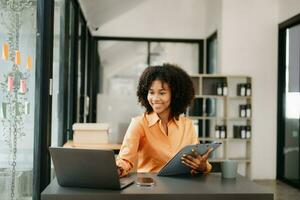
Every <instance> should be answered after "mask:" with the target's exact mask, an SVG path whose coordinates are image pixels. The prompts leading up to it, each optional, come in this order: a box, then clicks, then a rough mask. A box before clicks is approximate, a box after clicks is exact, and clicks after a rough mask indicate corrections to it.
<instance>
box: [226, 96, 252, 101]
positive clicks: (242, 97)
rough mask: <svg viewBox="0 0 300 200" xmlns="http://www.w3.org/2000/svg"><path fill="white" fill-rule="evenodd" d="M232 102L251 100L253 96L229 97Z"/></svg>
mask: <svg viewBox="0 0 300 200" xmlns="http://www.w3.org/2000/svg"><path fill="white" fill-rule="evenodd" d="M227 98H228V99H230V100H244V99H246V100H247V99H251V98H252V97H251V96H227Z"/></svg>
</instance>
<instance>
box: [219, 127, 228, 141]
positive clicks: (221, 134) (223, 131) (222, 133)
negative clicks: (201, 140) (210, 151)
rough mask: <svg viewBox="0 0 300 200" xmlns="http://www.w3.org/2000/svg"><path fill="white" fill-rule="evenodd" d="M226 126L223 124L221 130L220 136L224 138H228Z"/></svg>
mask: <svg viewBox="0 0 300 200" xmlns="http://www.w3.org/2000/svg"><path fill="white" fill-rule="evenodd" d="M226 135H227V134H226V126H225V125H223V126H221V131H220V138H222V139H224V138H226Z"/></svg>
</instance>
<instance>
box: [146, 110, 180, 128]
mask: <svg viewBox="0 0 300 200" xmlns="http://www.w3.org/2000/svg"><path fill="white" fill-rule="evenodd" d="M145 115H146V119H147V121H148V126H149V127H151V126H153V125H154V124H156V122H157V121H159V120H160V118H159V116H158V115H157V113H156V112H151V113H146V114H145ZM172 120H173V121H174V122H175V124H176V125H177V126H179V119H178V120H176V119H175V117H173V119H172Z"/></svg>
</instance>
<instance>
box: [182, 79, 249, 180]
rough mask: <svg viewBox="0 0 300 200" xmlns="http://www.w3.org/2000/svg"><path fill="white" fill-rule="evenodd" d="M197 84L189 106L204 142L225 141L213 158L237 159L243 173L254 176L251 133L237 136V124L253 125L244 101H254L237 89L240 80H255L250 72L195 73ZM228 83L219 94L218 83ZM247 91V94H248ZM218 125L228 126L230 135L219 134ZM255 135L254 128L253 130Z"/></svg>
mask: <svg viewBox="0 0 300 200" xmlns="http://www.w3.org/2000/svg"><path fill="white" fill-rule="evenodd" d="M191 78H192V81H193V84H194V88H195V101H194V103H193V104H192V105H191V106H190V107H189V109H188V111H187V116H188V117H189V118H190V119H192V120H193V121H194V125H195V127H196V130H197V132H198V135H199V140H200V142H202V143H207V142H213V141H220V142H222V143H223V145H222V148H219V149H218V150H217V151H216V152H215V153H213V154H212V157H211V158H210V159H209V160H210V162H216V163H218V162H222V161H223V160H228V159H230V160H237V161H238V163H239V173H240V174H242V175H246V176H248V177H250V176H251V137H250V138H244V139H242V138H234V133H233V126H243V127H246V126H247V127H251V130H252V117H251V116H248V117H241V116H240V110H239V107H240V105H251V115H252V96H251V95H252V89H251V95H248V96H240V95H239V94H238V92H237V86H238V84H248V85H249V84H250V86H251V84H252V80H251V78H250V77H249V76H236V75H229V76H225V75H215V74H195V75H191ZM220 84H223V85H224V86H227V94H226V95H218V93H217V85H220ZM245 95H246V94H245ZM215 126H224V127H226V138H216V137H215V135H216V134H215ZM251 136H252V131H251Z"/></svg>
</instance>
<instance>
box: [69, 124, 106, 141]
mask: <svg viewBox="0 0 300 200" xmlns="http://www.w3.org/2000/svg"><path fill="white" fill-rule="evenodd" d="M108 134H109V125H108V124H106V123H75V124H73V143H74V145H76V146H80V145H98V144H107V143H108Z"/></svg>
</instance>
